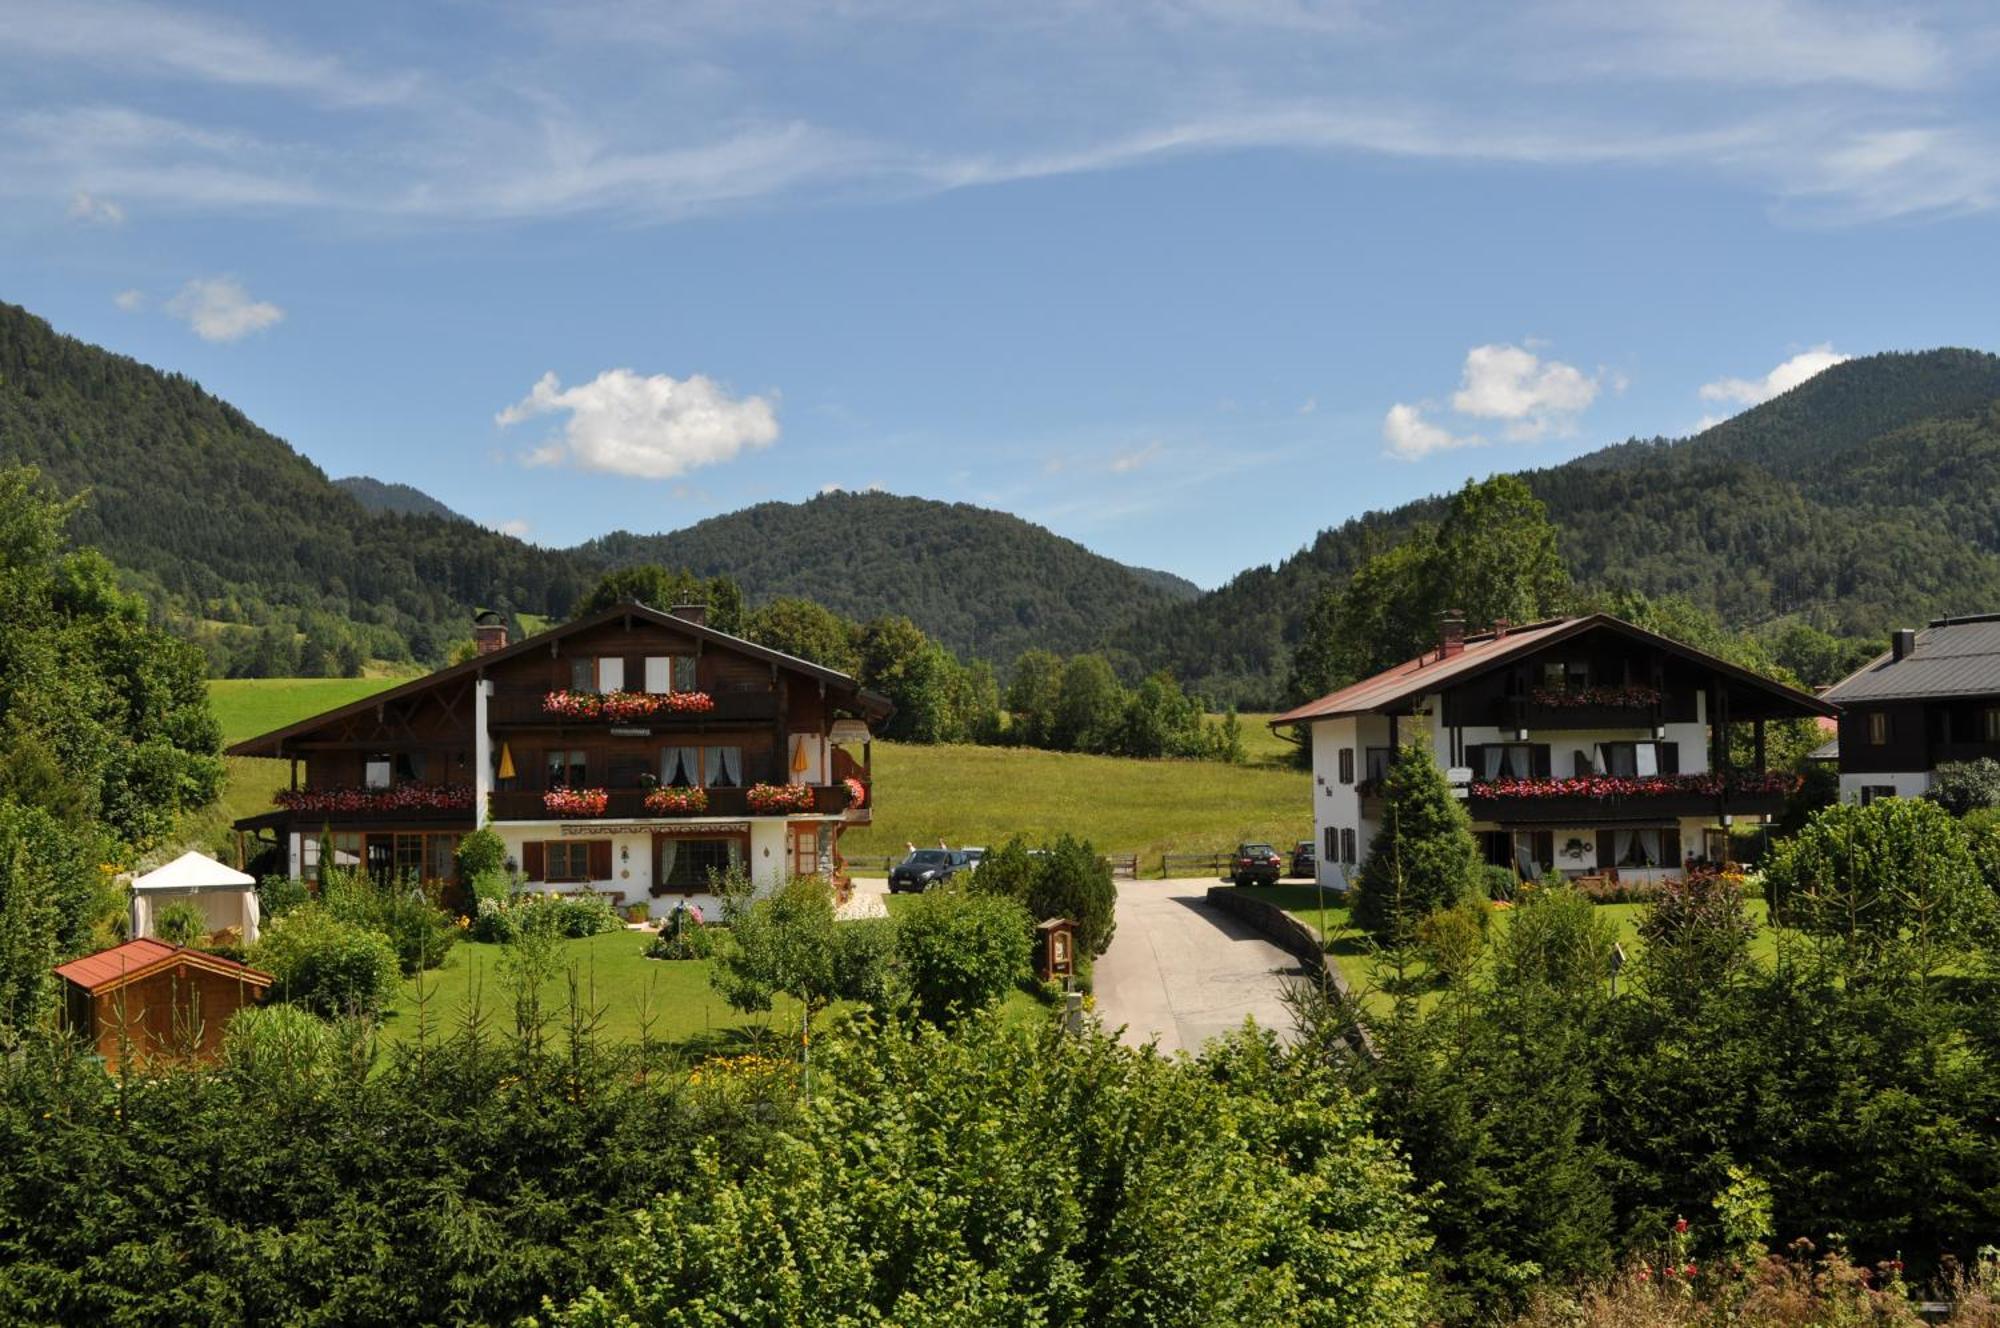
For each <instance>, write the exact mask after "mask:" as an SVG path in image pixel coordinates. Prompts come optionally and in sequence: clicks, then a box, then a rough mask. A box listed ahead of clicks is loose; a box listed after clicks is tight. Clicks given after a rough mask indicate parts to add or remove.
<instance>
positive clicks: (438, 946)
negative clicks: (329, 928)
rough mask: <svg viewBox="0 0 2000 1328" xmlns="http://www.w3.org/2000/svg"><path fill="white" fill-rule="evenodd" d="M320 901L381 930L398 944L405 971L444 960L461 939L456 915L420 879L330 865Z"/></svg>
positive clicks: (347, 918) (406, 973)
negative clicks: (392, 878)
mask: <svg viewBox="0 0 2000 1328" xmlns="http://www.w3.org/2000/svg"><path fill="white" fill-rule="evenodd" d="M320 902H321V903H322V904H323V905H324V906H325V907H326V909H327V911H328V912H330V913H332V914H333V916H335V917H337V918H339V919H341V920H342V921H344V922H350V923H353V924H354V925H355V926H358V927H365V928H367V929H368V930H370V931H375V932H380V933H381V934H382V935H384V936H386V937H388V938H389V943H390V944H391V945H393V946H395V947H396V959H397V962H398V963H399V964H400V965H401V967H402V970H403V974H404V976H405V977H407V976H410V975H412V974H415V973H420V972H422V971H423V970H425V969H428V968H436V967H438V966H439V965H440V964H442V963H444V959H445V956H446V955H448V954H450V953H451V947H452V946H454V945H456V944H458V932H459V928H458V921H457V919H455V918H454V917H452V915H451V914H450V913H449V912H447V911H446V910H445V909H444V908H442V907H440V906H439V905H438V902H437V900H436V898H435V896H434V895H433V894H432V892H431V891H430V890H428V889H427V888H426V887H424V886H422V885H420V884H418V883H417V882H416V881H414V880H411V879H408V878H405V879H403V880H400V881H377V880H375V879H373V878H372V877H370V876H369V875H368V874H367V873H365V872H339V871H330V872H328V873H327V874H326V877H325V879H324V880H323V881H322V882H321V884H320Z"/></svg>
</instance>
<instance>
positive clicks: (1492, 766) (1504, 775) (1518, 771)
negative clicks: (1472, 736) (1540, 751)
mask: <svg viewBox="0 0 2000 1328" xmlns="http://www.w3.org/2000/svg"><path fill="white" fill-rule="evenodd" d="M1473 774H1474V775H1475V776H1476V777H1478V778H1480V779H1532V778H1534V775H1535V748H1534V745H1533V744H1532V743H1525V742H1489V743H1487V744H1485V745H1484V746H1482V747H1481V748H1480V749H1479V764H1478V765H1477V766H1476V767H1475V768H1474V770H1473Z"/></svg>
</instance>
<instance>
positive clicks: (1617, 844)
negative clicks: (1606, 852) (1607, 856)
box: [1612, 830, 1637, 867]
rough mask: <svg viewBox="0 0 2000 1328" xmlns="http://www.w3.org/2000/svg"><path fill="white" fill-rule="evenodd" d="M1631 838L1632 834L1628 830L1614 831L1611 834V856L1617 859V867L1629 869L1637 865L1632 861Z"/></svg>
mask: <svg viewBox="0 0 2000 1328" xmlns="http://www.w3.org/2000/svg"><path fill="white" fill-rule="evenodd" d="M1632 838H1633V834H1632V831H1630V830H1616V831H1613V832H1612V845H1613V850H1612V856H1613V857H1615V858H1616V859H1617V863H1616V865H1617V866H1620V867H1631V866H1635V865H1637V864H1635V863H1634V862H1633V861H1632Z"/></svg>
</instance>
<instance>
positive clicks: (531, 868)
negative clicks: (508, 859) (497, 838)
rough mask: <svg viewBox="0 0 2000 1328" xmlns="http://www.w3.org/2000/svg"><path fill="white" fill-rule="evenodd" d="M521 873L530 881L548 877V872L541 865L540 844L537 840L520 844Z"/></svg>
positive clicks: (543, 879) (542, 879)
mask: <svg viewBox="0 0 2000 1328" xmlns="http://www.w3.org/2000/svg"><path fill="white" fill-rule="evenodd" d="M521 874H522V875H523V876H526V877H527V878H528V879H529V880H531V881H546V880H547V879H548V873H547V872H546V870H544V868H543V867H542V846H541V843H540V842H539V841H536V842H533V843H527V844H523V845H521Z"/></svg>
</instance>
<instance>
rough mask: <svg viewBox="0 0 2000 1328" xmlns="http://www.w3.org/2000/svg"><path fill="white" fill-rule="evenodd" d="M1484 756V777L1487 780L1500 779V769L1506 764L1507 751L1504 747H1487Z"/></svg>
mask: <svg viewBox="0 0 2000 1328" xmlns="http://www.w3.org/2000/svg"><path fill="white" fill-rule="evenodd" d="M1485 756H1486V777H1487V778H1488V779H1498V778H1500V769H1501V767H1502V766H1503V765H1505V764H1506V760H1507V749H1506V748H1505V747H1488V748H1487V749H1486V752H1485Z"/></svg>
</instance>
